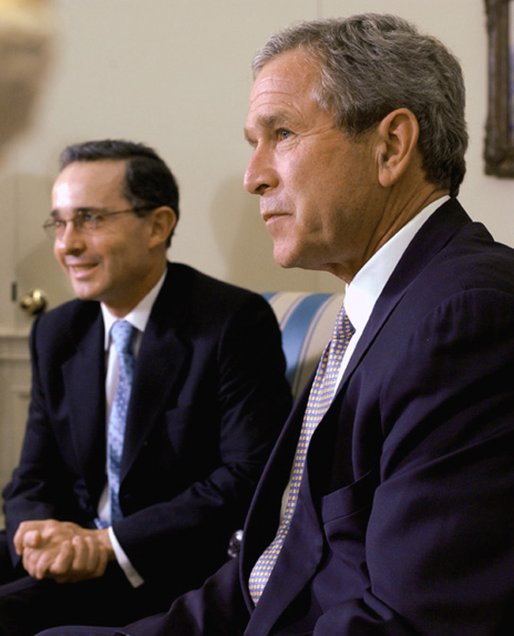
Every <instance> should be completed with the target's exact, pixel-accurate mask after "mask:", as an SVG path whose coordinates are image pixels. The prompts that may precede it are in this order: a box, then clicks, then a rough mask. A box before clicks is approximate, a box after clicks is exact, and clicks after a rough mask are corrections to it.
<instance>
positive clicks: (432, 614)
mask: <svg viewBox="0 0 514 636" xmlns="http://www.w3.org/2000/svg"><path fill="white" fill-rule="evenodd" d="M254 72H255V81H254V85H253V88H252V92H251V96H250V105H249V113H248V118H247V124H246V136H247V138H248V140H249V142H250V144H251V146H252V148H253V153H252V157H251V159H250V162H249V165H248V169H247V171H246V176H245V185H246V188H247V190H248V191H249V192H252V193H255V194H258V195H259V196H260V202H261V214H262V217H263V219H264V221H265V223H266V225H267V227H268V229H269V231H270V233H271V235H272V237H273V241H274V255H275V258H276V260H277V261H278V262H279V263H280V264H281V265H283V266H285V267H293V266H298V267H306V268H309V269H318V270H325V271H329V272H331V273H333V274H335V275H336V276H338V277H339V278H341V279H342V280H343V281H345V282H346V283H347V289H346V295H345V308H344V310H345V311H344V313H342V314H341V322H342V324H343V326H344V329H343V331H344V333H343V336H342V337H341V338H340V335H339V333H338V332H337V331H335V332H334V337H333V341H332V344H331V347H330V350H329V354H328V357H327V359H325V356H324V357H323V359H322V364H321V365H320V371H319V372H318V373H317V375H316V379H315V380H314V381H313V383H312V386H311V387H310V388H309V387H307V389H306V391H305V394H304V395H303V397H301V398H300V399H299V401H298V403H297V404H296V405H295V406H294V407H293V411H292V413H291V414H290V417H289V419H288V422H287V423H286V425H285V427H284V429H283V432H282V434H281V436H280V438H279V440H278V442H277V444H276V446H275V449H274V451H273V453H272V455H271V457H270V460H269V462H268V464H267V466H266V468H265V470H264V473H263V476H262V478H261V480H260V482H259V486H258V487H257V491H256V494H255V496H254V498H253V501H252V504H251V506H250V511H249V514H248V517H247V520H246V522H245V530H244V538H243V542H242V547H241V552H240V555H239V558H238V559H234V560H233V561H231V562H228V563H227V564H225V566H223V567H222V568H221V569H220V570H219V571H218V572H217V573H216V574H215V575H214V576H213V577H211V578H209V579H208V580H207V581H206V582H205V583H204V585H203V586H202V587H201V588H200V589H198V590H196V591H191V592H189V593H188V594H186V595H183V596H181V597H180V598H179V599H177V600H176V601H175V602H174V603H173V604H172V605H171V608H170V610H169V611H168V612H167V613H166V614H162V615H156V616H153V617H149V618H147V619H145V620H142V621H139V622H137V623H134V624H132V625H128V626H126V627H124V628H120V629H119V630H118V631H116V630H112V629H111V630H102V629H94V628H63V629H60V630H50V632H49V633H48V636H50V634H52V635H54V636H55V635H61V636H62V635H68V634H88V635H91V634H113V633H116V634H129V635H130V636H143V635H144V636H158V635H159V636H160V635H162V634H167V635H176V636H193V635H200V634H205V635H206V636H219V635H222V634H223V635H225V636H228V635H230V636H233V635H235V634H245V636H265V635H266V636H267V635H270V634H273V635H279V634H280V635H286V634H287V635H291V634H304V635H306V634H314V635H315V636H361V635H363V636H364V635H365V636H372V635H377V636H378V635H384V636H385V635H388V636H407V635H412V636H414V635H418V634H430V635H434V636H436V635H437V636H443V635H444V636H450V635H452V636H463V635H464V634H465V635H466V636H485V635H492V634H512V633H514V611H513V609H512V599H513V597H514V452H513V450H512V449H513V448H514V390H513V381H512V378H513V377H514V252H513V250H512V249H510V248H508V247H506V246H505V245H501V244H500V243H496V242H495V241H494V240H493V238H492V237H491V235H490V234H489V233H488V231H487V230H486V229H485V227H484V226H483V225H481V224H480V223H475V222H472V221H471V219H470V218H469V216H468V215H467V214H466V212H465V211H464V210H463V208H462V207H461V205H460V204H459V202H458V201H457V199H456V196H457V194H458V191H459V186H460V184H461V182H462V179H463V177H464V173H465V163H464V153H465V149H466V146H467V133H466V127H465V122H464V88H463V81H462V74H461V70H460V67H459V64H458V62H457V61H456V59H455V58H454V56H453V55H452V54H451V53H450V52H449V51H448V50H447V49H446V48H445V47H444V46H443V45H442V44H441V43H440V42H438V41H437V40H435V39H434V38H432V37H429V36H425V35H423V34H420V33H419V32H418V31H417V30H416V29H415V28H414V27H413V26H412V25H410V24H408V23H407V22H405V21H404V20H401V19H399V18H396V17H394V16H386V15H374V14H365V15H361V16H354V17H351V18H348V19H341V20H327V21H320V22H313V23H304V24H300V25H297V26H295V27H293V28H291V29H287V30H285V31H284V32H282V33H280V34H277V35H275V36H273V37H272V38H271V39H270V41H269V42H268V43H267V44H266V45H265V46H264V48H263V49H262V50H261V51H260V52H259V53H258V54H257V56H256V58H255V61H254ZM345 347H346V349H345ZM334 360H336V362H335V367H334ZM334 368H335V371H334ZM331 373H332V375H333V376H334V375H335V380H336V381H335V386H336V387H337V388H332V387H331V386H330V382H329V380H330V378H331ZM323 374H324V376H323V377H322V379H319V378H320V376H321V375H323ZM327 388H330V389H331V390H332V392H333V396H331V397H333V399H332V401H331V403H330V405H329V406H328V408H327V410H326V412H325V413H324V414H322V415H321V416H319V418H318V419H317V420H316V421H315V425H314V426H313V425H312V420H313V419H316V418H314V416H313V413H315V412H316V410H317V409H318V407H319V404H320V402H321V400H322V399H324V398H323V397H320V396H323V394H324V392H325V389H327ZM309 429H310V431H309ZM312 429H313V430H312ZM306 431H307V433H308V434H310V435H311V438H310V444H308V452H307V456H306V459H305V457H304V456H305V451H304V447H305V445H306V444H305V437H306ZM307 437H308V435H307ZM299 440H300V441H299ZM304 459H305V463H304V464H303V460H304ZM299 466H300V468H301V471H300V477H298V474H299V471H298V467H299ZM291 476H292V477H291ZM291 502H293V503H292V506H291ZM291 507H293V513H292V514H291V510H290V509H291Z"/></svg>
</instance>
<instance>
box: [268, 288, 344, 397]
mask: <svg viewBox="0 0 514 636" xmlns="http://www.w3.org/2000/svg"><path fill="white" fill-rule="evenodd" d="M263 296H264V298H266V300H267V301H268V302H269V303H270V305H271V307H272V309H273V311H274V312H275V315H276V317H277V320H278V323H279V325H280V329H281V331H282V346H283V349H284V354H285V357H286V362H287V379H288V381H289V383H290V384H291V389H292V392H293V397H294V398H295V399H296V398H297V397H298V395H299V393H300V392H301V390H302V389H303V387H304V386H305V383H306V382H307V380H308V379H309V378H310V376H311V375H312V373H313V371H314V370H315V368H316V365H317V364H318V361H319V359H320V357H321V354H322V353H323V349H324V348H325V345H326V344H327V342H328V341H329V340H330V336H331V334H332V328H333V326H334V322H335V319H336V316H337V313H338V311H339V309H340V308H341V305H342V303H343V298H344V294H343V293H338V294H330V293H313V292H292V291H282V292H266V293H264V294H263Z"/></svg>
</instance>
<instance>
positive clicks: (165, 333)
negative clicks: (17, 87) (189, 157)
mask: <svg viewBox="0 0 514 636" xmlns="http://www.w3.org/2000/svg"><path fill="white" fill-rule="evenodd" d="M178 199H179V195H178V188H177V184H176V182H175V179H174V177H173V175H172V173H171V172H170V170H169V169H168V167H167V166H166V165H165V163H164V162H163V161H162V160H161V159H160V158H159V157H158V156H157V155H156V153H155V152H154V151H153V150H152V149H151V148H148V147H146V146H144V145H142V144H136V143H132V142H127V141H120V140H103V141H98V142H86V143H83V144H77V145H74V146H70V147H68V148H66V149H65V150H64V151H63V153H62V155H61V171H60V174H59V176H58V177H57V180H56V181H55V184H54V187H53V190H52V211H51V213H50V217H49V219H48V220H47V221H46V222H45V223H44V228H45V230H46V231H47V233H48V234H49V235H50V236H51V237H52V239H53V246H54V254H55V257H56V259H57V261H58V262H59V264H60V265H61V267H62V268H63V270H64V272H65V274H66V276H67V277H68V278H69V280H70V282H71V285H72V287H73V290H74V292H75V294H76V296H77V297H78V298H77V299H76V300H74V301H71V302H69V303H66V304H64V305H63V306H61V307H58V308H57V309H55V310H54V311H51V312H50V313H48V314H47V315H44V316H42V317H41V318H40V319H38V320H37V321H36V322H35V324H34V327H33V331H32V334H31V340H30V347H31V355H32V373H33V380H32V392H31V403H30V410H29V417H28V423H27V430H26V435H25V440H24V444H23V449H22V455H21V460H20V463H19V466H18V468H17V469H16V471H15V473H14V475H13V478H12V480H11V482H10V483H9V484H8V486H7V487H6V488H5V491H4V498H5V514H6V533H4V534H3V536H1V537H0V548H2V547H3V548H4V549H3V552H4V555H3V557H2V555H1V554H0V558H2V561H3V562H2V561H0V580H1V581H2V582H3V583H4V584H3V585H1V586H0V633H5V634H9V636H21V635H28V634H33V633H34V632H35V631H38V630H40V629H42V628H44V627H48V626H51V625H59V624H62V623H67V622H70V621H71V622H77V621H80V622H84V621H87V622H91V621H92V622H98V623H105V624H119V623H123V622H126V621H128V620H133V619H135V618H137V617H139V616H143V615H145V614H148V613H149V612H154V611H158V610H159V609H164V608H165V607H167V606H168V604H169V599H170V597H173V596H176V595H177V594H179V593H180V592H182V591H184V590H187V589H190V588H193V587H195V586H198V585H199V584H200V583H201V582H202V581H203V579H205V577H206V576H207V575H208V574H209V573H212V572H214V570H215V569H216V568H217V567H218V566H219V565H220V564H221V563H222V562H223V561H224V560H225V559H226V558H227V545H228V542H229V538H230V536H231V534H232V533H233V532H234V530H235V529H236V528H238V527H240V526H241V524H242V522H243V519H244V516H245V513H246V509H247V506H248V504H249V501H250V498H251V495H252V492H253V490H254V487H255V485H256V481H257V479H258V477H259V474H260V472H261V469H262V467H263V464H264V462H265V460H266V458H267V455H268V453H269V451H270V448H271V446H272V444H273V442H274V440H275V438H276V435H277V433H278V431H279V428H280V425H281V423H282V422H283V421H284V419H285V416H286V415H287V413H288V410H289V407H290V395H289V387H288V386H287V383H286V381H285V379H284V366H285V365H284V359H283V354H282V351H281V342H280V332H279V329H278V325H277V324H276V321H275V318H274V316H273V313H272V311H271V309H270V307H269V305H268V304H267V303H266V301H265V300H264V299H263V298H262V297H261V296H260V295H258V294H254V293H251V292H248V291H246V290H242V289H240V288H236V287H234V286H230V285H228V284H225V283H222V282H220V281H217V280H215V279H213V278H210V277H208V276H205V275H203V274H201V273H199V272H198V271H196V270H194V269H192V268H191V267H188V266H185V265H180V264H171V263H169V262H167V248H168V247H169V245H170V241H171V236H172V234H173V231H174V229H175V226H176V223H177V220H178V216H179V201H178ZM120 321H121V322H123V323H124V325H125V327H126V328H127V330H128V332H129V336H128V341H129V342H128V345H127V348H126V349H123V350H117V346H118V345H117V342H116V338H115V336H114V333H115V331H114V330H115V328H116V325H117V323H119V322H120ZM127 361H128V362H127ZM119 387H122V388H123V387H124V389H123V390H125V389H126V392H125V394H124V396H121V397H120V395H121V393H118V390H119ZM122 393H123V391H122ZM123 409H125V410H123ZM120 413H122V414H124V415H123V416H120ZM113 420H116V421H117V422H118V423H119V422H120V421H121V422H122V429H121V430H122V433H121V436H122V439H121V440H120V433H119V432H116V433H115V434H113V435H114V441H113V439H111V433H112V431H111V427H114V424H113V423H112V421H113ZM116 425H117V424H116ZM123 427H124V429H123ZM116 435H117V436H118V437H117V438H116ZM7 549H9V551H10V556H11V562H10V563H9V559H8V558H7V554H6V553H7ZM9 579H11V581H10V582H6V581H8V580H9ZM2 629H3V630H4V631H3V632H2V631H1V630H2Z"/></svg>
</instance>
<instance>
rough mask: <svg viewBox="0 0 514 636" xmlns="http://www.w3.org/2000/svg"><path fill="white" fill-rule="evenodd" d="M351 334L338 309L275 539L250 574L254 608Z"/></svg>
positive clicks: (276, 552) (284, 529) (275, 555)
mask: <svg viewBox="0 0 514 636" xmlns="http://www.w3.org/2000/svg"><path fill="white" fill-rule="evenodd" d="M354 331H355V329H354V328H353V326H352V324H351V322H350V320H349V319H348V316H347V315H346V312H345V311H344V307H342V308H341V310H340V312H339V315H338V316H337V319H336V322H335V325H334V330H333V332H332V339H331V340H330V342H329V343H328V345H327V346H326V348H325V351H324V352H323V355H322V357H321V360H320V362H319V364H318V368H317V371H316V376H315V378H314V382H313V383H312V387H311V391H310V394H309V400H308V402H307V407H306V409H305V414H304V417H303V423H302V428H301V431H300V437H299V440H298V445H297V447H296V454H295V458H294V461H293V467H292V470H291V479H290V482H289V492H288V496H287V503H286V507H285V512H284V516H283V518H282V520H281V522H280V524H279V527H278V530H277V534H276V535H275V538H274V539H273V541H272V542H271V543H270V545H269V546H268V547H267V548H266V550H265V551H264V552H263V553H262V554H261V556H260V557H259V559H258V560H257V563H256V564H255V566H254V568H253V570H252V572H251V574H250V579H249V590H250V595H251V597H252V599H253V601H254V603H255V604H257V602H258V601H259V599H260V597H261V594H262V591H263V590H264V588H265V586H266V584H267V582H268V579H269V577H270V574H271V571H272V570H273V567H274V566H275V563H276V560H277V558H278V555H279V553H280V550H281V548H282V545H283V543H284V540H285V538H286V535H287V533H288V531H289V527H290V525H291V520H292V518H293V515H294V510H295V507H296V502H297V500H298V493H299V491H300V484H301V481H302V475H303V471H304V467H305V460H306V457H307V450H308V448H309V442H310V440H311V437H312V434H313V433H314V431H315V430H316V427H317V425H318V424H319V422H320V421H321V419H322V418H323V416H324V415H325V413H326V412H327V410H328V407H329V406H330V403H331V402H332V398H333V397H334V393H335V391H336V389H337V386H336V385H337V378H338V376H339V369H340V367H341V362H342V360H343V356H344V352H345V351H346V348H347V346H348V343H349V342H350V338H351V337H352V336H353V334H354Z"/></svg>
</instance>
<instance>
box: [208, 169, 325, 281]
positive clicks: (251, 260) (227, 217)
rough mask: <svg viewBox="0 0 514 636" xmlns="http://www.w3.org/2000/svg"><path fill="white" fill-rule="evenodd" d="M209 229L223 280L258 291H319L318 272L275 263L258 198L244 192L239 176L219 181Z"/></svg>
mask: <svg viewBox="0 0 514 636" xmlns="http://www.w3.org/2000/svg"><path fill="white" fill-rule="evenodd" d="M227 202H230V203H229V204H227ZM211 226H212V231H213V235H214V237H215V238H216V241H217V244H218V247H219V250H220V253H221V255H222V259H223V260H224V262H225V274H224V278H225V280H228V281H230V282H232V283H235V284H237V285H242V286H244V287H248V288H249V289H253V290H255V291H258V292H264V291H275V290H293V291H303V290H317V289H318V287H319V276H320V275H319V274H318V273H317V272H312V271H307V270H301V269H297V268H294V269H283V268H281V267H280V266H279V265H277V264H276V263H275V261H274V260H273V244H272V240H271V237H270V236H269V234H268V232H267V230H266V227H265V225H264V222H263V221H262V219H261V217H260V214H259V200H258V197H256V196H252V195H250V194H248V193H247V192H245V190H244V189H243V186H242V177H241V176H239V175H237V176H236V175H234V176H233V177H229V178H227V179H225V180H224V181H222V182H221V184H220V186H219V188H218V190H217V191H216V194H215V196H214V198H213V201H212V207H211Z"/></svg>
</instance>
